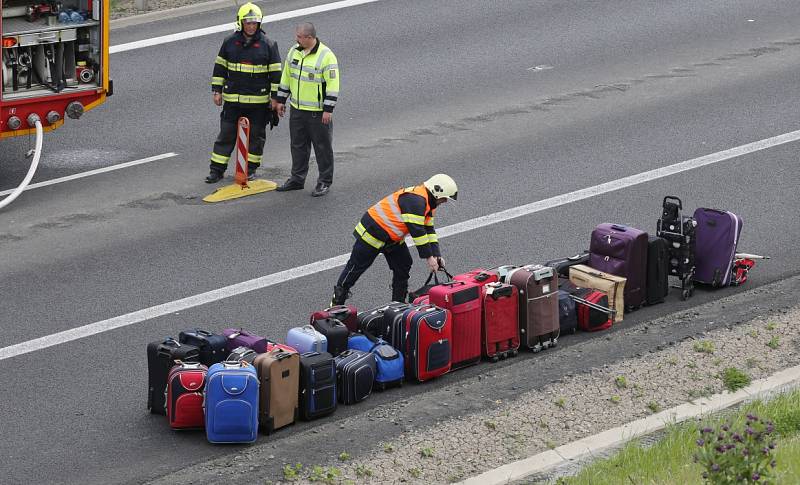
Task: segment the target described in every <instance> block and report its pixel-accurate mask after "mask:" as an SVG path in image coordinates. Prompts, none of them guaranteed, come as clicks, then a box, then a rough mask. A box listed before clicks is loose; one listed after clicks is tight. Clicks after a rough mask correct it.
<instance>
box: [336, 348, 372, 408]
mask: <svg viewBox="0 0 800 485" xmlns="http://www.w3.org/2000/svg"><path fill="white" fill-rule="evenodd" d="M334 360H335V361H336V376H337V377H336V388H337V389H338V390H339V392H338V397H339V402H340V403H342V404H355V403H357V402H361V401H363V400H364V399H366V398H368V397H369V395H370V394H371V393H372V384H373V383H374V382H375V374H376V373H377V364H376V362H375V356H374V355H372V354H371V353H369V352H362V351H360V350H345V351H344V352H342V353H341V354H339V355H338V356H336V357H335V358H334Z"/></svg>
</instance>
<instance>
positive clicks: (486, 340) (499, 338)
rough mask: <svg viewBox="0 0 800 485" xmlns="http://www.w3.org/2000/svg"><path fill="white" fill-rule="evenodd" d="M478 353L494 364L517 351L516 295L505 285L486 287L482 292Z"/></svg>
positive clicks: (517, 298)
mask: <svg viewBox="0 0 800 485" xmlns="http://www.w3.org/2000/svg"><path fill="white" fill-rule="evenodd" d="M481 298H482V299H483V316H482V318H481V349H482V350H483V356H484V357H486V358H489V359H491V360H492V362H497V360H498V359H505V358H506V357H513V356H515V355H517V352H518V351H519V292H518V291H517V287H516V286H514V285H509V284H506V283H500V282H499V281H498V282H493V283H487V284H486V285H484V286H483V288H481Z"/></svg>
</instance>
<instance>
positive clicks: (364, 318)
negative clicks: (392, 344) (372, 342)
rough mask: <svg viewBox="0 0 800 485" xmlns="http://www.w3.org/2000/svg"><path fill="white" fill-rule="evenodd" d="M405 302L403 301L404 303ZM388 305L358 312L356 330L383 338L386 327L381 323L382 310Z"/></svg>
mask: <svg viewBox="0 0 800 485" xmlns="http://www.w3.org/2000/svg"><path fill="white" fill-rule="evenodd" d="M404 304H405V303H404ZM387 307H388V305H383V306H379V307H377V308H372V309H370V310H364V311H361V312H359V313H358V332H360V333H369V334H370V335H374V336H375V337H381V338H384V336H385V335H386V327H385V326H384V323H383V312H384V311H385V310H386V308H387Z"/></svg>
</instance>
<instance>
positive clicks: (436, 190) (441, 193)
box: [423, 173, 458, 200]
mask: <svg viewBox="0 0 800 485" xmlns="http://www.w3.org/2000/svg"><path fill="white" fill-rule="evenodd" d="M423 185H425V187H426V188H427V189H428V190H430V191H431V193H432V194H433V196H434V197H436V198H437V199H450V200H456V199H457V198H458V186H457V185H456V182H455V180H453V179H452V178H451V177H450V176H449V175H445V174H443V173H437V174H436V175H434V176H433V177H431V178H429V179H428V180H426V181H425V182H423Z"/></svg>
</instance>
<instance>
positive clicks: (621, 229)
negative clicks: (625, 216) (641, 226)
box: [611, 224, 628, 232]
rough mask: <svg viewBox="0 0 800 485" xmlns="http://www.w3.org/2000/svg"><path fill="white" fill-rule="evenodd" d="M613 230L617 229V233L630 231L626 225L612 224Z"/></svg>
mask: <svg viewBox="0 0 800 485" xmlns="http://www.w3.org/2000/svg"><path fill="white" fill-rule="evenodd" d="M611 228H612V229H616V230H617V231H623V232H624V231H627V230H628V226H626V225H624V224H611Z"/></svg>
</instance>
